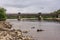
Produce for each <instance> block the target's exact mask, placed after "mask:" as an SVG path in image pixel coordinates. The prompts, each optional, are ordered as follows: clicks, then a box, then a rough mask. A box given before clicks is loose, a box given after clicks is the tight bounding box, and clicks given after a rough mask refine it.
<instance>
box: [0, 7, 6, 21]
mask: <svg viewBox="0 0 60 40" xmlns="http://www.w3.org/2000/svg"><path fill="white" fill-rule="evenodd" d="M6 18H7V17H6V9H4V8H1V7H0V21H4V20H6Z"/></svg>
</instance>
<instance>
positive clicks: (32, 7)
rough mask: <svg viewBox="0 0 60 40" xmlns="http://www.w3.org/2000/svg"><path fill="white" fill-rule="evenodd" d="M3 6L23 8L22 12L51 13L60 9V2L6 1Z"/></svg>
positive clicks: (35, 0) (37, 0) (45, 0)
mask: <svg viewBox="0 0 60 40" xmlns="http://www.w3.org/2000/svg"><path fill="white" fill-rule="evenodd" d="M2 4H3V5H4V6H7V7H15V8H22V10H23V11H22V12H27V11H28V12H39V11H41V12H51V11H54V10H57V9H60V6H59V4H60V0H5V1H3V2H2Z"/></svg>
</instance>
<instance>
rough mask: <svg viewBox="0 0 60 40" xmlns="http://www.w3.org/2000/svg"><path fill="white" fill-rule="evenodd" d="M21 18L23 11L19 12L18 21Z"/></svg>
mask: <svg viewBox="0 0 60 40" xmlns="http://www.w3.org/2000/svg"><path fill="white" fill-rule="evenodd" d="M20 20H21V13H20V12H19V13H18V21H20Z"/></svg>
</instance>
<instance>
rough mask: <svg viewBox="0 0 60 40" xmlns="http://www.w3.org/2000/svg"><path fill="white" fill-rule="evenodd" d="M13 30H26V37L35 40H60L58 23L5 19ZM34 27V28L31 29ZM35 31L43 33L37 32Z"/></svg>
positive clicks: (59, 23) (59, 25) (59, 24)
mask: <svg viewBox="0 0 60 40" xmlns="http://www.w3.org/2000/svg"><path fill="white" fill-rule="evenodd" d="M7 21H8V22H10V23H11V24H12V25H13V28H14V29H20V30H22V31H23V30H28V33H26V35H29V36H32V37H33V38H34V39H35V40H60V22H55V21H37V20H25V21H17V19H7ZM32 27H35V28H32ZM37 29H42V30H44V31H41V32H37Z"/></svg>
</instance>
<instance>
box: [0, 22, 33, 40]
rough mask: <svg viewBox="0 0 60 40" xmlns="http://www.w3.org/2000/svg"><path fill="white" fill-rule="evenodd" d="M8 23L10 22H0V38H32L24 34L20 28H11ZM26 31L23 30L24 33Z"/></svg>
mask: <svg viewBox="0 0 60 40" xmlns="http://www.w3.org/2000/svg"><path fill="white" fill-rule="evenodd" d="M9 25H10V24H7V23H5V22H3V23H0V40H32V38H30V37H29V36H27V37H26V36H24V35H23V34H22V31H21V30H16V29H13V30H11V29H10V28H9ZM1 29H2V30H1ZM27 32H28V31H24V33H27Z"/></svg>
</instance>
